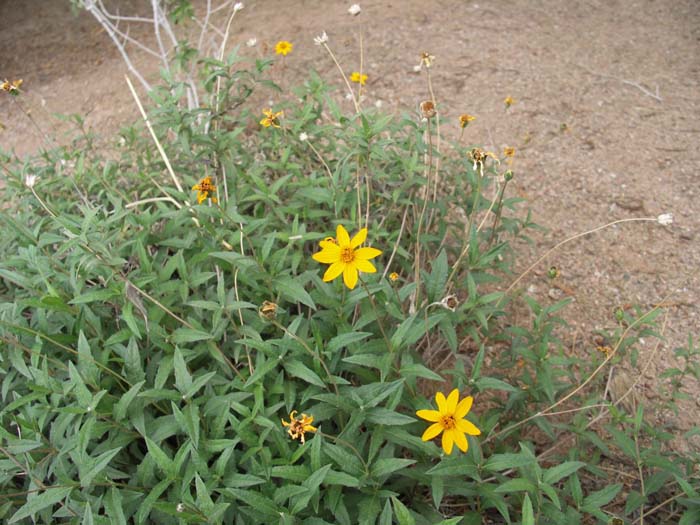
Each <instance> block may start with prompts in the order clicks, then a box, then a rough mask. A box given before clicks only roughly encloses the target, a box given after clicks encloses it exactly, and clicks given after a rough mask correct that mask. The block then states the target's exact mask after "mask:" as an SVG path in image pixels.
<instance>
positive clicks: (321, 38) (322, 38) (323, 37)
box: [314, 31, 328, 46]
mask: <svg viewBox="0 0 700 525" xmlns="http://www.w3.org/2000/svg"><path fill="white" fill-rule="evenodd" d="M326 42H328V35H327V34H326V32H325V31H324V32H323V33H321V34H320V35H318V36H316V37H314V44H316V45H317V46H320V45H322V44H325V43H326Z"/></svg>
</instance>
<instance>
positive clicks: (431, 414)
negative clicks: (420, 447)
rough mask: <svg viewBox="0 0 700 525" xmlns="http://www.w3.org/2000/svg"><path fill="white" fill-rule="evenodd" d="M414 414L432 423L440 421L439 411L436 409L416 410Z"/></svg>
mask: <svg viewBox="0 0 700 525" xmlns="http://www.w3.org/2000/svg"><path fill="white" fill-rule="evenodd" d="M416 415H417V416H418V417H419V418H421V419H425V420H426V421H432V422H433V423H434V422H435V421H440V412H438V411H437V410H418V411H417V412H416Z"/></svg>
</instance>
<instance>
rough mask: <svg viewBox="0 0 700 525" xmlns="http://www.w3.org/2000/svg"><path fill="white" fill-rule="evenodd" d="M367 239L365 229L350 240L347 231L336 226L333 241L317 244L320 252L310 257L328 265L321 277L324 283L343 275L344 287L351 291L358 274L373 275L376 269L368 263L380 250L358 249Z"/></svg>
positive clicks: (355, 283) (340, 225)
mask: <svg viewBox="0 0 700 525" xmlns="http://www.w3.org/2000/svg"><path fill="white" fill-rule="evenodd" d="M365 239H367V228H362V229H361V230H360V231H359V232H357V235H355V236H354V237H353V238H352V240H351V239H350V235H349V234H348V231H347V230H346V229H345V228H344V227H343V226H342V224H339V225H338V228H336V236H335V240H327V239H326V240H323V241H321V242H320V243H319V245H320V246H321V251H320V252H317V253H314V254H313V255H312V257H313V259H314V260H315V261H318V262H320V263H323V264H330V266H329V267H328V269H327V270H326V273H325V274H324V275H323V280H324V281H325V282H328V281H332V280H333V279H335V278H336V277H338V276H339V275H340V274H341V273H342V274H343V282H344V283H345V286H347V287H348V288H350V289H351V290H352V289H353V288H355V286H356V285H357V279H358V272H364V273H375V272H376V271H377V269H376V268H375V267H374V265H373V264H372V263H371V262H369V259H374V258H375V257H377V256H378V255H381V253H382V252H381V250H377V249H376V248H369V247H367V248H359V246H360V245H361V244H362V243H363V242H365Z"/></svg>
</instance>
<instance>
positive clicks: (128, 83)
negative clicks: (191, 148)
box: [124, 75, 184, 193]
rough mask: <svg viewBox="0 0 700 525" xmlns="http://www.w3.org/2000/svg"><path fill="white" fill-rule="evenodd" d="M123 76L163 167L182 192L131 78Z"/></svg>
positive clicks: (182, 191) (181, 191)
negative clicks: (163, 163)
mask: <svg viewBox="0 0 700 525" xmlns="http://www.w3.org/2000/svg"><path fill="white" fill-rule="evenodd" d="M124 78H125V79H126V83H127V85H128V86H129V90H130V91H131V95H132V96H133V97H134V101H135V102H136V105H137V106H138V108H139V111H140V112H141V116H142V117H143V121H144V122H145V123H146V127H147V128H148V131H149V132H150V133H151V137H152V138H153V142H155V144H156V148H158V153H160V156H161V158H162V159H163V162H165V167H166V168H167V169H168V173H169V174H170V178H171V179H172V180H173V182H174V183H175V187H176V188H177V189H178V191H179V192H180V193H184V190H183V188H182V184H180V180H179V179H178V178H177V176H176V175H175V171H173V167H172V166H171V165H170V160H168V156H167V155H166V154H165V150H164V149H163V146H161V145H160V141H159V140H158V137H157V136H156V132H155V131H153V126H151V121H150V120H149V119H148V115H146V111H145V110H144V109H143V105H142V104H141V99H140V98H139V95H138V93H136V90H135V89H134V86H133V84H132V83H131V80H130V79H129V77H128V75H124Z"/></svg>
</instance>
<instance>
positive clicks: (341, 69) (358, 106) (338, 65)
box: [323, 42, 360, 113]
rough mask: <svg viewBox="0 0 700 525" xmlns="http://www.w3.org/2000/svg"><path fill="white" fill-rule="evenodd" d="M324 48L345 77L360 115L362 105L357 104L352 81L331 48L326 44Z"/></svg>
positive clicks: (356, 110) (346, 84)
mask: <svg viewBox="0 0 700 525" xmlns="http://www.w3.org/2000/svg"><path fill="white" fill-rule="evenodd" d="M323 47H324V48H326V51H328V54H329V55H330V56H331V58H332V59H333V62H334V63H335V67H337V68H338V71H339V72H340V76H341V77H343V80H344V81H345V86H346V87H347V88H348V92H349V93H350V95H351V96H352V103H353V104H354V105H355V112H356V113H359V112H360V105H359V104H358V102H357V98H356V97H355V92H354V91H353V90H352V86H351V85H350V81H349V80H348V77H347V76H346V75H345V72H344V71H343V68H342V67H341V66H340V63H339V62H338V59H337V58H335V55H334V54H333V51H331V48H330V47H328V44H327V43H325V42H324V43H323Z"/></svg>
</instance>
